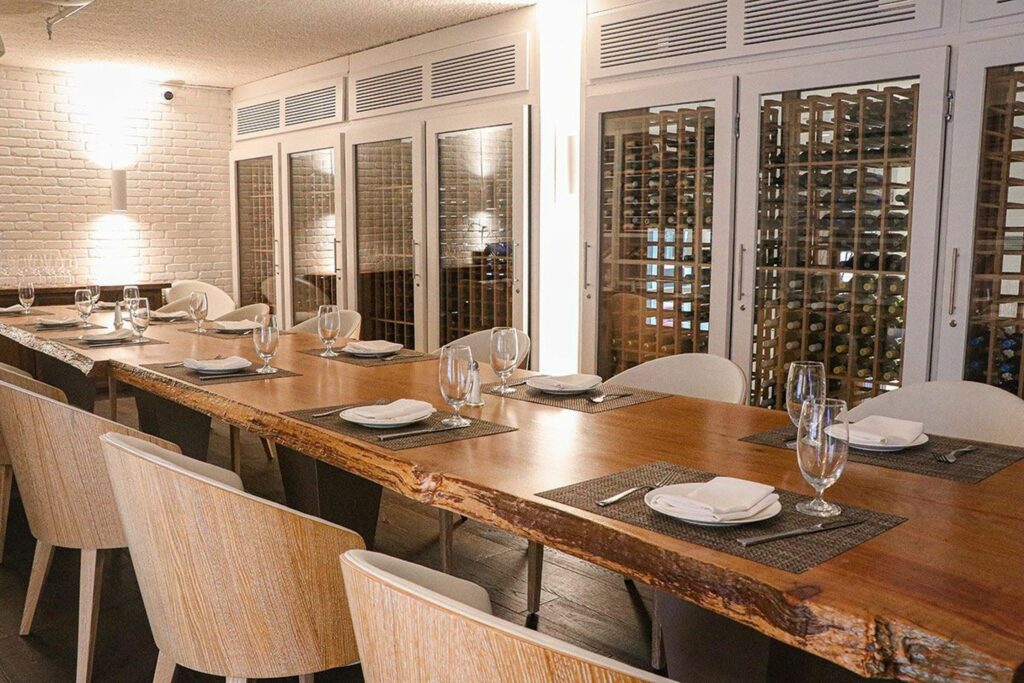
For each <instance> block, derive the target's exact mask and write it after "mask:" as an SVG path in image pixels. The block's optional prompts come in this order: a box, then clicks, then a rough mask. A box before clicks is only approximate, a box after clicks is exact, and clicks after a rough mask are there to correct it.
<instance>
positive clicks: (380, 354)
mask: <svg viewBox="0 0 1024 683" xmlns="http://www.w3.org/2000/svg"><path fill="white" fill-rule="evenodd" d="M341 351H342V352H343V353H347V354H348V355H350V356H355V357H356V358H388V357H389V356H394V355H395V354H396V353H398V351H362V352H356V351H346V350H345V349H341Z"/></svg>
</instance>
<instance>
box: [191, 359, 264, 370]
mask: <svg viewBox="0 0 1024 683" xmlns="http://www.w3.org/2000/svg"><path fill="white" fill-rule="evenodd" d="M182 365H184V366H185V367H186V368H188V369H189V370H206V371H209V372H229V371H231V370H244V369H245V368H247V367H249V366H251V365H252V361H250V360H246V359H245V358H242V357H241V356H229V357H227V358H211V359H209V360H199V359H196V358H186V359H185V360H184V361H182Z"/></svg>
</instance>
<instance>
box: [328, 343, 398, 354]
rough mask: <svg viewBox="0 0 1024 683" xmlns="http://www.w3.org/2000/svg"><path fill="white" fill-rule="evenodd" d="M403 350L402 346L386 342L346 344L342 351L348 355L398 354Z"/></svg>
mask: <svg viewBox="0 0 1024 683" xmlns="http://www.w3.org/2000/svg"><path fill="white" fill-rule="evenodd" d="M402 348H403V347H402V345H401V344H396V343H394V342H389V341H384V340H374V341H353V342H349V343H348V344H346V345H345V348H343V349H342V351H346V352H348V353H398V352H399V351H401V350H402Z"/></svg>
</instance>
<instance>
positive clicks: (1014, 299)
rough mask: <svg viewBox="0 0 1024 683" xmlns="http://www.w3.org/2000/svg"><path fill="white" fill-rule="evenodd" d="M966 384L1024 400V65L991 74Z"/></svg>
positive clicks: (977, 215)
mask: <svg viewBox="0 0 1024 683" xmlns="http://www.w3.org/2000/svg"><path fill="white" fill-rule="evenodd" d="M985 85H986V87H985V118H984V128H983V131H982V132H983V137H982V143H981V168H980V173H979V179H978V204H977V213H976V221H975V228H974V230H975V233H974V264H973V278H972V283H971V307H970V318H969V321H968V332H967V353H966V355H965V362H964V378H965V379H968V380H973V381H977V382H984V383H986V384H991V385H994V386H998V387H1000V388H1002V389H1006V390H1007V391H1010V392H1013V393H1014V394H1017V395H1018V396H1022V397H1024V373H1022V372H1021V344H1022V330H1024V310H1022V304H1024V264H1022V260H1024V126H1021V124H1020V121H1021V120H1022V119H1024V67H1022V66H1006V67H996V68H992V69H989V70H988V77H987V79H986V84H985Z"/></svg>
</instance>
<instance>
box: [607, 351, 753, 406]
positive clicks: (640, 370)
mask: <svg viewBox="0 0 1024 683" xmlns="http://www.w3.org/2000/svg"><path fill="white" fill-rule="evenodd" d="M608 383H609V384H618V385H621V386H626V387H637V388H638V389H647V390H649V391H660V392H663V393H667V394H676V395H678V396H692V397H693V398H703V399H707V400H709V401H724V402H726V403H738V404H740V405H743V404H745V403H746V402H747V387H748V385H747V373H745V372H743V368H741V367H740V366H738V365H736V363H733V362H732V361H731V360H729V359H728V358H722V357H721V356H714V355H712V354H709V353H680V354H677V355H675V356H666V357H664V358H657V359H655V360H649V361H647V362H646V363H641V364H640V365H637V366H635V367H632V368H630V369H628V370H624V371H622V372H620V373H619V374H617V375H615V376H614V377H612V378H611V379H610V380H608Z"/></svg>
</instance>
